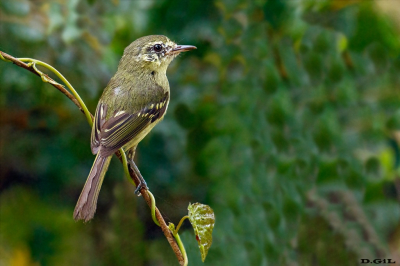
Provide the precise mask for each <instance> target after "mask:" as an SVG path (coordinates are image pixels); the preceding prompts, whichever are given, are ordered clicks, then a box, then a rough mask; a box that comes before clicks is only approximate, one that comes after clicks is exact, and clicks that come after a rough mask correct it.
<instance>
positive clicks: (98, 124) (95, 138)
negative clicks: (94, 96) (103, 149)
mask: <svg viewBox="0 0 400 266" xmlns="http://www.w3.org/2000/svg"><path fill="white" fill-rule="evenodd" d="M106 114H107V105H105V104H102V103H100V104H99V105H98V106H97V109H96V113H95V117H94V119H93V126H92V135H91V138H90V147H91V149H92V153H93V154H97V152H98V151H99V148H100V132H101V128H102V126H103V125H104V122H105V121H106Z"/></svg>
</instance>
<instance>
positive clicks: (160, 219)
mask: <svg viewBox="0 0 400 266" xmlns="http://www.w3.org/2000/svg"><path fill="white" fill-rule="evenodd" d="M0 59H2V60H4V61H8V62H12V63H13V64H15V65H17V66H19V67H22V68H24V69H26V70H28V71H30V72H32V73H33V74H35V75H37V76H39V77H41V78H42V80H43V81H45V82H48V83H50V84H51V85H52V86H53V87H55V88H56V89H57V90H59V91H60V92H61V93H63V94H64V95H65V96H67V97H68V99H70V100H71V101H72V102H73V103H74V104H75V105H76V106H77V107H78V108H79V110H80V111H81V112H82V113H84V114H85V111H84V109H85V108H86V107H82V106H81V104H80V103H79V101H78V100H77V99H76V98H75V96H73V95H72V94H71V93H70V92H69V91H68V90H67V89H65V88H64V86H62V85H61V84H59V83H57V82H56V81H54V80H53V79H52V78H50V77H49V76H48V75H46V74H44V73H38V70H37V69H36V68H35V66H34V64H25V63H24V62H22V61H21V60H19V59H17V58H15V57H13V56H11V55H9V54H6V53H4V52H2V51H0ZM89 115H90V117H91V118H92V120H93V115H92V114H90V113H89ZM89 124H90V122H89ZM115 155H116V156H117V157H118V159H119V160H120V161H121V162H123V160H122V156H121V153H120V151H117V152H116V153H115ZM129 174H130V178H131V179H132V180H133V182H134V183H135V185H136V186H138V184H139V183H140V181H139V178H138V177H137V176H136V175H135V173H134V172H133V171H131V170H129ZM140 193H141V195H142V196H143V198H144V200H145V201H146V203H147V205H149V207H150V208H151V205H152V200H151V198H150V196H149V194H148V193H147V191H146V189H145V188H142V189H141V190H140ZM155 212H156V217H157V220H158V222H159V223H160V227H161V229H162V231H163V233H164V235H165V237H166V238H167V240H168V243H169V244H170V245H171V248H172V250H173V251H174V253H175V255H176V257H177V259H178V261H179V265H184V258H183V255H182V252H181V251H180V249H179V246H178V244H177V243H176V241H175V238H174V237H173V235H172V233H171V231H170V230H169V228H168V226H167V224H166V223H165V220H164V218H163V217H162V215H161V213H160V211H159V210H158V208H156V209H155Z"/></svg>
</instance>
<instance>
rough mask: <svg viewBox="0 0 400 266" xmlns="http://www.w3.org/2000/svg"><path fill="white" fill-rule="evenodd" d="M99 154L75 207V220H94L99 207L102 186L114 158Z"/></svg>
mask: <svg viewBox="0 0 400 266" xmlns="http://www.w3.org/2000/svg"><path fill="white" fill-rule="evenodd" d="M99 154H100V153H98V154H97V156H96V159H95V160H94V163H93V166H92V169H91V170H90V173H89V176H88V178H87V180H86V183H85V186H84V187H83V190H82V192H81V195H80V196H79V199H78V202H77V203H76V206H75V211H74V219H75V220H85V222H87V221H89V220H90V219H92V218H93V216H94V213H95V212H96V207H97V198H98V196H99V192H100V188H101V184H102V183H103V179H104V176H105V174H106V172H107V169H108V166H109V164H110V160H111V158H112V156H108V157H102V156H100V155H99Z"/></svg>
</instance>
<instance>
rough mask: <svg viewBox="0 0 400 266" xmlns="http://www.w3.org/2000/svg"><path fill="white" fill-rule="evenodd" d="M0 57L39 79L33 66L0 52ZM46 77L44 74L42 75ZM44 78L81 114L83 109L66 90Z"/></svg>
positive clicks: (50, 79)
mask: <svg viewBox="0 0 400 266" xmlns="http://www.w3.org/2000/svg"><path fill="white" fill-rule="evenodd" d="M0 56H2V57H3V58H4V59H6V60H8V61H10V62H12V63H13V64H15V65H17V66H19V67H22V68H24V69H26V70H28V71H30V72H32V73H33V74H35V75H37V76H39V77H40V74H39V73H37V72H36V70H35V69H34V67H33V65H28V64H25V63H24V62H22V61H20V60H18V59H17V58H15V57H13V56H11V55H9V54H6V53H5V52H2V51H0ZM44 75H46V74H44ZM46 78H47V79H48V83H50V84H51V85H53V87H55V88H56V89H57V90H59V91H60V92H61V93H62V94H64V95H65V96H67V97H68V98H69V99H70V100H71V101H72V102H73V103H74V104H75V105H76V106H77V107H78V108H79V110H80V111H81V112H82V113H83V109H82V107H81V106H80V104H79V102H78V101H77V100H76V99H75V97H74V96H73V95H72V94H71V93H70V92H69V91H68V90H67V89H65V88H64V86H62V85H60V84H58V83H57V82H55V81H54V80H53V79H52V78H50V77H49V76H47V75H46Z"/></svg>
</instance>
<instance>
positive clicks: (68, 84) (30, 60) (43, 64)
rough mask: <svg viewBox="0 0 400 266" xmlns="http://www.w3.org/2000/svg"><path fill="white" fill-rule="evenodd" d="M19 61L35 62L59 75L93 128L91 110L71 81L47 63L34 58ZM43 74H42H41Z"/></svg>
mask: <svg viewBox="0 0 400 266" xmlns="http://www.w3.org/2000/svg"><path fill="white" fill-rule="evenodd" d="M18 60H20V61H22V62H33V63H34V64H37V65H39V66H43V67H45V68H47V69H49V70H50V71H52V72H53V73H54V74H56V75H57V77H59V78H60V79H61V80H62V82H63V83H64V84H65V85H67V87H68V89H69V90H70V91H71V92H72V94H73V95H74V96H75V98H76V99H77V100H78V102H79V104H80V105H81V107H82V109H83V112H84V113H85V116H86V119H87V121H88V123H89V125H90V126H92V123H93V121H92V116H91V115H90V112H89V110H88V109H87V107H86V105H85V103H84V102H83V101H82V98H81V97H80V96H79V94H78V93H77V92H76V90H75V89H74V87H72V85H71V83H69V81H68V80H67V79H66V78H65V77H64V76H63V75H62V74H61V73H60V72H58V70H57V69H55V68H54V67H52V66H51V65H49V64H46V63H45V62H42V61H39V60H36V59H32V58H18ZM40 73H41V72H40Z"/></svg>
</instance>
